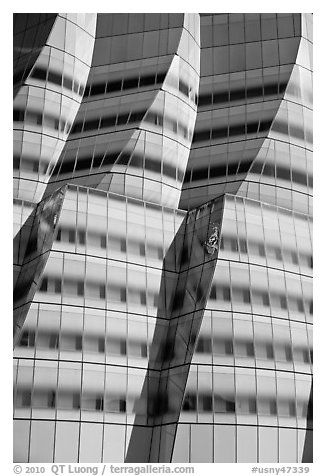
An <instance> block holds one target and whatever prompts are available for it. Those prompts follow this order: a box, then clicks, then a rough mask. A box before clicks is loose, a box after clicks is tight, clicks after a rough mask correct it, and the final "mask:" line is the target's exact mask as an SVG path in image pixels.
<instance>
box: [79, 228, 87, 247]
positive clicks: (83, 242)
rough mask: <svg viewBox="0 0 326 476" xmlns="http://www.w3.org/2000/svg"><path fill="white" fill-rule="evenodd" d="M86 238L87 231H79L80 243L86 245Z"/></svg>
mask: <svg viewBox="0 0 326 476" xmlns="http://www.w3.org/2000/svg"><path fill="white" fill-rule="evenodd" d="M85 239H86V233H85V231H78V243H79V244H80V245H84V244H85Z"/></svg>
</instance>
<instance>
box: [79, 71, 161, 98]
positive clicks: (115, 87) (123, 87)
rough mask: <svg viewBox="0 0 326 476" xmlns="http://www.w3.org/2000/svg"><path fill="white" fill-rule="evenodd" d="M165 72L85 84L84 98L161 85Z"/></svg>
mask: <svg viewBox="0 0 326 476" xmlns="http://www.w3.org/2000/svg"><path fill="white" fill-rule="evenodd" d="M166 73H167V71H165V72H163V73H153V74H143V75H141V76H133V77H128V78H124V79H117V80H115V81H105V82H102V83H98V82H96V83H92V84H87V86H86V88H85V93H84V97H85V98H87V97H91V96H99V95H103V94H111V93H120V92H122V91H128V90H129V89H138V88H142V87H148V86H154V85H158V86H159V85H161V84H162V83H163V81H164V79H165V76H166Z"/></svg>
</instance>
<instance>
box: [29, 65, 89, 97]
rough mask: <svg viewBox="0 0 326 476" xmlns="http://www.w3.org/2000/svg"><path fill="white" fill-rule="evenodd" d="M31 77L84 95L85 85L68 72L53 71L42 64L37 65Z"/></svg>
mask: <svg viewBox="0 0 326 476" xmlns="http://www.w3.org/2000/svg"><path fill="white" fill-rule="evenodd" d="M29 78H32V79H37V80H39V81H44V82H47V83H52V84H55V85H56V86H59V87H61V86H62V87H64V88H65V89H68V90H69V91H73V92H74V93H76V94H78V95H79V96H83V94H84V89H85V87H84V86H83V85H82V84H80V83H79V82H78V81H77V80H76V79H75V80H73V78H71V77H70V76H67V75H66V74H61V73H59V72H57V71H53V70H51V69H49V68H44V67H42V66H41V65H38V66H35V67H34V68H33V70H32V72H31V74H30V76H29Z"/></svg>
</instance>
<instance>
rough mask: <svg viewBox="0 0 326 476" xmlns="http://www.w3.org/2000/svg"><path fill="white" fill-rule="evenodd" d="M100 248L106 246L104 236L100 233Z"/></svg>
mask: <svg viewBox="0 0 326 476" xmlns="http://www.w3.org/2000/svg"><path fill="white" fill-rule="evenodd" d="M101 248H104V249H105V248H106V236H105V235H101Z"/></svg>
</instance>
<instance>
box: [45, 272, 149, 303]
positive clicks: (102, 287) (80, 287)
mask: <svg viewBox="0 0 326 476" xmlns="http://www.w3.org/2000/svg"><path fill="white" fill-rule="evenodd" d="M39 292H41V293H51V294H63V296H76V297H81V298H83V297H86V298H88V299H92V300H96V301H98V300H104V301H105V300H106V301H109V302H110V301H115V302H123V303H127V302H128V303H131V302H132V303H134V304H138V305H141V306H146V305H147V306H153V307H157V305H158V294H157V293H153V292H150V291H146V289H136V288H132V287H128V288H126V287H125V286H119V285H116V284H108V285H106V284H105V283H96V282H94V281H89V282H86V283H85V281H77V280H73V279H69V278H64V281H63V282H62V279H61V278H53V277H49V276H44V277H43V279H42V282H41V284H40V288H39Z"/></svg>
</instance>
